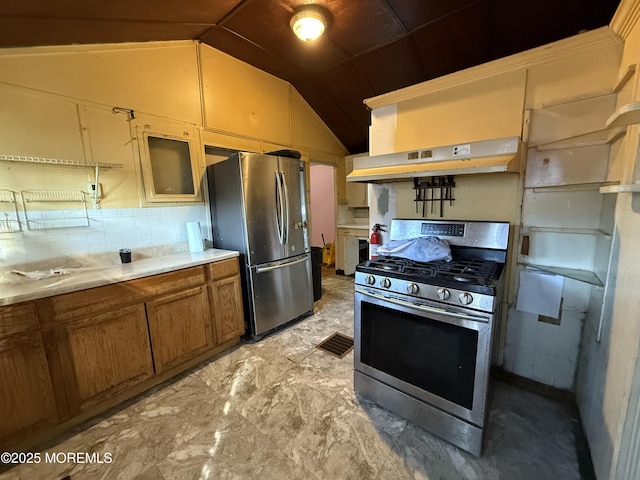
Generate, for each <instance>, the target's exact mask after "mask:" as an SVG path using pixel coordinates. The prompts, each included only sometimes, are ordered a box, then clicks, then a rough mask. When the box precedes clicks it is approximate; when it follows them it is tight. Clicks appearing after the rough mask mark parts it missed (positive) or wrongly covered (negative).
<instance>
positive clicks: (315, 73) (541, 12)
mask: <svg viewBox="0 0 640 480" xmlns="http://www.w3.org/2000/svg"><path fill="white" fill-rule="evenodd" d="M304 3H316V4H320V5H322V6H323V7H324V8H325V9H326V10H327V11H328V12H329V15H330V18H329V25H328V28H327V32H326V34H325V35H324V36H323V37H321V38H320V39H318V40H317V41H316V42H314V43H311V44H306V43H304V42H302V41H300V40H298V39H297V38H296V37H295V36H294V35H293V33H292V32H291V29H290V28H289V21H290V19H291V16H292V13H293V10H294V9H295V8H296V7H297V6H300V5H301V4H304ZM618 4H619V0H313V2H311V1H309V0H133V1H131V0H108V1H105V0H55V1H51V0H16V1H9V0H6V1H1V2H0V47H24V46H35V45H63V44H74V43H111V42H140V41H153V40H181V39H197V40H200V41H202V42H204V43H206V44H208V45H211V46H212V47H214V48H216V49H218V50H221V51H223V52H225V53H228V54H230V55H232V56H234V57H236V58H238V59H239V60H242V61H244V62H247V63H249V64H251V65H253V66H255V67H257V68H260V69H262V70H264V71H266V72H269V73H271V74H273V75H275V76H277V77H279V78H282V79H284V80H287V81H289V82H290V83H291V84H292V85H293V86H294V87H295V88H296V89H297V90H298V91H299V92H300V93H301V94H302V96H303V97H304V98H305V99H306V100H307V102H308V103H309V104H310V105H311V107H312V108H313V109H314V110H315V111H316V112H317V113H318V115H319V116H320V117H321V118H322V119H323V120H324V122H325V123H326V124H327V125H328V126H329V128H331V130H332V131H333V132H334V133H335V135H336V136H337V137H338V138H339V139H340V140H341V141H342V143H343V144H344V145H345V147H346V148H347V149H348V150H349V151H350V152H351V153H359V152H363V151H366V150H367V148H368V126H369V121H370V117H369V112H368V111H367V109H366V107H365V105H364V104H363V100H364V99H365V98H369V97H373V96H376V95H380V94H383V93H387V92H390V91H393V90H396V89H398V88H402V87H406V86H409V85H413V84H416V83H419V82H423V81H425V80H429V79H432V78H435V77H439V76H442V75H446V74H448V73H451V72H454V71H457V70H461V69H464V68H468V67H471V66H473V65H477V64H480V63H484V62H487V61H490V60H495V59H497V58H501V57H504V56H507V55H511V54H514V53H518V52H521V51H523V50H527V49H530V48H534V47H537V46H540V45H544V44H546V43H549V42H553V41H556V40H560V39H562V38H566V37H569V36H572V35H575V34H577V33H579V32H581V31H583V30H591V29H594V28H598V27H601V26H605V25H607V24H608V23H609V22H610V20H611V18H612V16H613V13H614V12H615V9H616V8H617V6H618Z"/></svg>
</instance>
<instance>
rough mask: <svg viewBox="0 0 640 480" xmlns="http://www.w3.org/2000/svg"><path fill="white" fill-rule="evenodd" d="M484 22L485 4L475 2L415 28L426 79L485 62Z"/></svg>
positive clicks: (485, 16)
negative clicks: (461, 26) (462, 26)
mask: <svg viewBox="0 0 640 480" xmlns="http://www.w3.org/2000/svg"><path fill="white" fill-rule="evenodd" d="M487 22H488V18H487V9H486V7H485V5H483V4H481V3H475V4H473V5H471V6H470V7H468V8H465V9H463V10H459V11H458V12H456V13H455V14H453V15H449V16H447V17H444V18H442V19H440V20H438V21H436V22H433V23H430V24H429V25H427V26H425V27H423V28H420V29H418V30H416V31H415V32H414V33H413V38H414V41H415V44H416V45H417V46H418V52H419V54H420V59H421V61H422V67H423V68H424V71H425V72H426V74H427V79H431V78H435V77H440V76H442V75H446V74H448V73H452V72H455V71H457V70H462V69H465V68H468V67H471V66H473V65H477V64H479V63H484V62H486V61H487V59H488V58H489V53H490V52H489V48H490V46H489V37H488V36H489V32H488V30H487V28H486V25H487ZM463 24H464V28H460V25H463Z"/></svg>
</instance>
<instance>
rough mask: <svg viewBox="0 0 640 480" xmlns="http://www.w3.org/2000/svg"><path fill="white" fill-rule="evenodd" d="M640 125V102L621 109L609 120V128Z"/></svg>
mask: <svg viewBox="0 0 640 480" xmlns="http://www.w3.org/2000/svg"><path fill="white" fill-rule="evenodd" d="M636 123H640V102H635V103H629V104H627V105H623V106H622V107H620V108H619V109H618V110H617V111H616V113H614V114H613V115H611V116H610V117H609V119H608V120H607V123H606V125H607V128H615V127H626V126H627V125H634V124H636Z"/></svg>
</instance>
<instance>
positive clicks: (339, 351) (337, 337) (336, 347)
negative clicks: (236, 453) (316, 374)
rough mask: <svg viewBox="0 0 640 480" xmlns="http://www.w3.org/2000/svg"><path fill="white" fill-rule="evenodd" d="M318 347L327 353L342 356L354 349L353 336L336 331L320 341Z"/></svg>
mask: <svg viewBox="0 0 640 480" xmlns="http://www.w3.org/2000/svg"><path fill="white" fill-rule="evenodd" d="M316 347H317V348H319V349H320V350H322V351H324V352H326V353H329V354H331V355H334V356H336V357H338V358H342V357H344V356H345V355H346V354H347V353H349V352H350V351H351V350H352V349H353V338H351V337H347V336H346V335H342V334H341V333H338V332H336V333H334V334H333V335H331V336H330V337H329V338H327V339H326V340H323V341H322V342H320V343H319V344H318V345H316Z"/></svg>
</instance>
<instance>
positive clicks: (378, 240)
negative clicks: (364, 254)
mask: <svg viewBox="0 0 640 480" xmlns="http://www.w3.org/2000/svg"><path fill="white" fill-rule="evenodd" d="M382 227H383V225H380V224H379V223H376V224H375V225H374V226H373V228H372V230H373V233H372V234H371V238H370V239H369V245H370V248H369V252H370V257H371V259H374V258H378V247H379V246H380V245H382V234H381V233H380V232H384V231H385V230H384V229H383V228H382Z"/></svg>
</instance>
